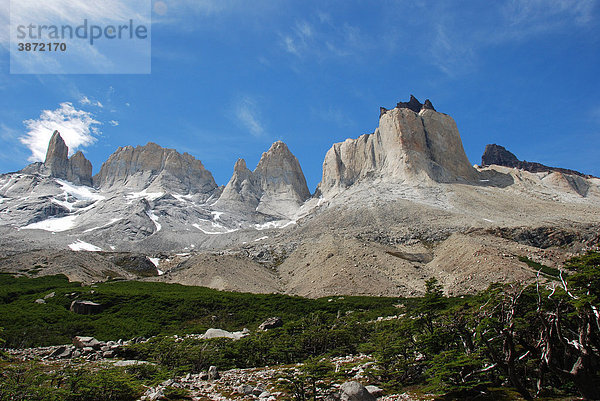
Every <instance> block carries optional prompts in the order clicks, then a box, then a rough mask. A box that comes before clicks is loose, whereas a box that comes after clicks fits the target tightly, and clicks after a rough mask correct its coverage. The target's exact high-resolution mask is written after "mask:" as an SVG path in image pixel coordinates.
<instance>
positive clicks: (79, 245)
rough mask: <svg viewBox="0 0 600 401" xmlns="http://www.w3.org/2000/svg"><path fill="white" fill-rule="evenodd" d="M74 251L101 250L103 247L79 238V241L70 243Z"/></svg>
mask: <svg viewBox="0 0 600 401" xmlns="http://www.w3.org/2000/svg"><path fill="white" fill-rule="evenodd" d="M69 248H71V250H72V251H87V252H100V251H102V248H99V247H97V246H96V245H92V244H88V243H87V242H83V241H82V240H80V239H78V240H77V242H74V243H72V244H70V245H69Z"/></svg>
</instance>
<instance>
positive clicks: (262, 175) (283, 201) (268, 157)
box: [217, 141, 310, 218]
mask: <svg viewBox="0 0 600 401" xmlns="http://www.w3.org/2000/svg"><path fill="white" fill-rule="evenodd" d="M309 197H310V191H309V190H308V186H307V185H306V179H305V177H304V173H303V172H302V168H301V167H300V163H299V162H298V159H297V158H296V156H294V155H293V154H292V152H290V150H289V149H288V147H287V146H286V144H285V143H283V142H281V141H277V142H275V143H274V144H273V145H272V146H271V148H270V149H269V150H268V151H267V152H265V153H263V155H262V157H261V159H260V161H259V162H258V166H256V169H254V171H250V170H249V169H248V168H247V167H246V162H245V161H244V160H243V159H240V160H238V161H237V162H236V164H235V167H234V171H233V176H232V177H231V180H229V183H228V184H227V186H226V187H225V189H224V190H223V194H222V195H221V197H220V198H219V201H218V202H217V205H227V206H228V207H234V208H236V209H238V210H239V211H240V212H242V211H245V212H259V213H263V214H266V215H270V216H275V217H280V218H291V217H293V215H294V214H295V212H296V211H297V210H298V208H299V207H300V206H301V205H302V204H303V203H304V201H306V199H308V198H309Z"/></svg>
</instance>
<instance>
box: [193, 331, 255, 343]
mask: <svg viewBox="0 0 600 401" xmlns="http://www.w3.org/2000/svg"><path fill="white" fill-rule="evenodd" d="M249 334H250V333H249V332H248V331H247V330H243V331H235V332H230V331H227V330H221V329H208V330H206V333H204V334H203V335H202V339H204V340H208V339H211V338H231V339H232V340H239V339H240V338H242V337H246V336H247V335H249Z"/></svg>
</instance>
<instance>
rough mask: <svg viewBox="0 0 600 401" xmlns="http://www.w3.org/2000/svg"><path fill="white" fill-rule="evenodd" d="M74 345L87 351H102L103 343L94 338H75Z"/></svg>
mask: <svg viewBox="0 0 600 401" xmlns="http://www.w3.org/2000/svg"><path fill="white" fill-rule="evenodd" d="M73 345H74V346H76V347H77V348H81V349H83V350H84V351H85V350H86V348H91V349H100V348H101V347H102V345H103V343H101V342H100V341H98V340H96V339H95V338H94V337H82V336H75V337H74V338H73Z"/></svg>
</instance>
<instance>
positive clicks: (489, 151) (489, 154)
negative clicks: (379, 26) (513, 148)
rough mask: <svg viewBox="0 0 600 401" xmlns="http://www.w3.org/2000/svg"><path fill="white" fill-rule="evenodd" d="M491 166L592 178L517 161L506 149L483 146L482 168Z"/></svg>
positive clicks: (574, 172) (563, 169)
mask: <svg viewBox="0 0 600 401" xmlns="http://www.w3.org/2000/svg"><path fill="white" fill-rule="evenodd" d="M492 164H495V165H498V166H505V167H516V168H518V169H520V170H525V171H529V172H532V173H542V172H550V173H552V172H558V173H562V174H569V175H578V176H580V177H585V178H591V177H592V176H590V175H586V174H583V173H580V172H579V171H575V170H569V169H566V168H560V167H549V166H546V165H544V164H541V163H536V162H528V161H525V160H519V159H518V158H517V156H515V155H514V154H513V153H511V152H509V151H508V150H506V148H504V147H503V146H500V145H496V144H491V145H485V151H484V152H483V155H482V156H481V165H482V166H491V165H492Z"/></svg>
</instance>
